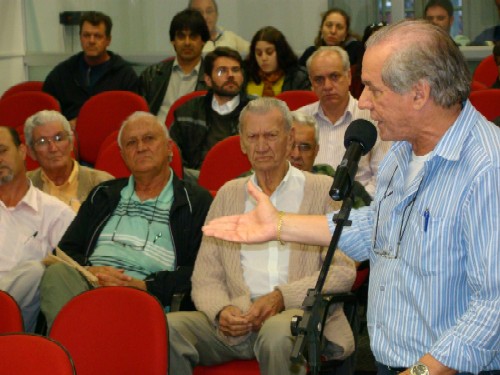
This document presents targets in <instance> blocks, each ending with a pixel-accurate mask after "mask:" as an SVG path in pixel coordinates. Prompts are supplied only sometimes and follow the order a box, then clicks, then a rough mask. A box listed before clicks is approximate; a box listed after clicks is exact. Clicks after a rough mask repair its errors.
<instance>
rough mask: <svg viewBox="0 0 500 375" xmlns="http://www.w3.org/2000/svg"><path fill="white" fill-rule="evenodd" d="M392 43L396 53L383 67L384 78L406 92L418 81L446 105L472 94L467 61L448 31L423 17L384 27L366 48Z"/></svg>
mask: <svg viewBox="0 0 500 375" xmlns="http://www.w3.org/2000/svg"><path fill="white" fill-rule="evenodd" d="M381 44H392V45H394V46H395V47H394V48H393V50H394V52H393V53H392V54H391V55H390V56H389V57H388V58H387V60H386V61H385V63H384V66H383V67H382V81H383V82H384V84H385V85H386V86H387V87H389V88H390V89H391V90H392V91H394V92H396V93H398V94H404V93H406V92H408V91H410V90H411V88H412V87H413V85H415V84H416V83H417V82H418V81H419V80H425V81H427V82H428V83H429V85H430V87H431V92H430V96H431V98H432V99H433V100H434V102H435V103H436V104H437V105H439V106H441V107H443V108H450V107H451V106H453V105H455V104H458V103H462V102H463V101H465V100H467V98H468V96H469V93H470V83H471V74H470V71H469V68H468V66H467V63H466V61H465V59H464V57H463V55H462V53H461V52H460V50H459V49H458V47H457V46H456V44H455V43H454V42H453V40H452V39H451V38H450V36H449V35H448V33H447V32H446V31H444V30H443V29H441V28H440V27H438V26H434V25H432V24H431V23H429V22H427V21H424V20H415V21H409V20H404V21H400V22H398V23H395V24H393V25H389V26H387V27H383V28H381V29H380V30H379V31H377V32H376V33H374V34H373V35H372V36H371V37H370V38H369V39H368V41H367V42H366V49H367V50H368V49H370V48H373V47H375V46H378V45H381Z"/></svg>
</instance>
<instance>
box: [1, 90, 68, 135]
mask: <svg viewBox="0 0 500 375" xmlns="http://www.w3.org/2000/svg"><path fill="white" fill-rule="evenodd" d="M44 109H50V110H54V111H59V112H60V111H61V107H60V105H59V102H58V101H57V99H56V98H54V97H53V96H51V95H49V94H47V93H45V92H42V91H23V92H18V93H17V94H13V95H9V96H7V97H6V98H2V99H0V125H2V126H9V127H11V128H18V129H22V128H23V127H24V123H25V121H26V120H27V118H28V117H30V116H31V115H33V114H35V113H36V112H38V111H41V110H44Z"/></svg>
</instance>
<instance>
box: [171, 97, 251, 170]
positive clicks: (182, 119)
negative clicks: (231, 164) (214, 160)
mask: <svg viewBox="0 0 500 375" xmlns="http://www.w3.org/2000/svg"><path fill="white" fill-rule="evenodd" d="M212 98H213V92H212V91H209V92H208V94H207V95H204V96H198V97H196V98H193V99H191V100H189V101H187V102H186V103H184V104H183V105H181V106H180V107H179V108H177V109H176V110H175V112H174V117H175V121H174V123H173V124H172V127H171V128H170V136H171V137H172V139H173V140H174V141H175V143H176V144H177V146H179V149H180V150H181V153H182V161H183V164H184V166H185V167H187V168H192V169H200V167H201V164H202V162H203V160H204V159H205V156H206V152H207V149H208V147H207V134H208V132H209V130H210V121H209V119H210V112H213V109H212ZM252 99H253V98H252V97H249V96H248V95H246V94H240V104H239V105H238V107H236V108H235V110H234V111H233V112H231V113H230V114H229V115H227V136H231V135H236V134H238V133H239V128H238V122H239V117H240V112H241V110H242V109H243V108H244V107H245V106H246V105H247V104H248V102H249V101H250V100H252ZM225 118H226V117H225ZM224 125H225V124H224Z"/></svg>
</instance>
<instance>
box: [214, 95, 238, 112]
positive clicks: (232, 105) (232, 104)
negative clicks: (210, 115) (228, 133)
mask: <svg viewBox="0 0 500 375" xmlns="http://www.w3.org/2000/svg"><path fill="white" fill-rule="evenodd" d="M239 104H240V96H239V95H236V96H235V97H234V98H232V99H231V100H230V101H228V102H227V103H224V104H222V105H220V104H219V102H218V101H217V99H215V95H214V96H213V98H212V109H213V110H214V111H215V112H217V113H218V114H219V115H221V116H224V115H227V114H228V113H231V112H233V111H234V110H235V109H236V107H238V105H239Z"/></svg>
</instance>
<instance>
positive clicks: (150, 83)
mask: <svg viewBox="0 0 500 375" xmlns="http://www.w3.org/2000/svg"><path fill="white" fill-rule="evenodd" d="M174 61H175V59H171V60H167V61H162V62H161V63H158V64H155V65H151V66H150V67H148V68H146V69H145V70H144V71H143V72H142V73H141V77H140V81H141V84H140V85H141V94H142V96H144V98H145V99H146V101H147V102H148V105H149V110H150V112H151V113H153V114H155V115H157V114H158V111H159V110H160V107H161V105H162V103H163V99H164V98H165V94H166V93H167V88H168V83H169V82H170V76H171V74H172V68H173V66H174ZM204 75H205V71H204V69H203V59H202V60H201V64H200V70H199V72H198V83H197V84H196V87H195V91H199V90H207V85H206V83H205V80H204Z"/></svg>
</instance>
